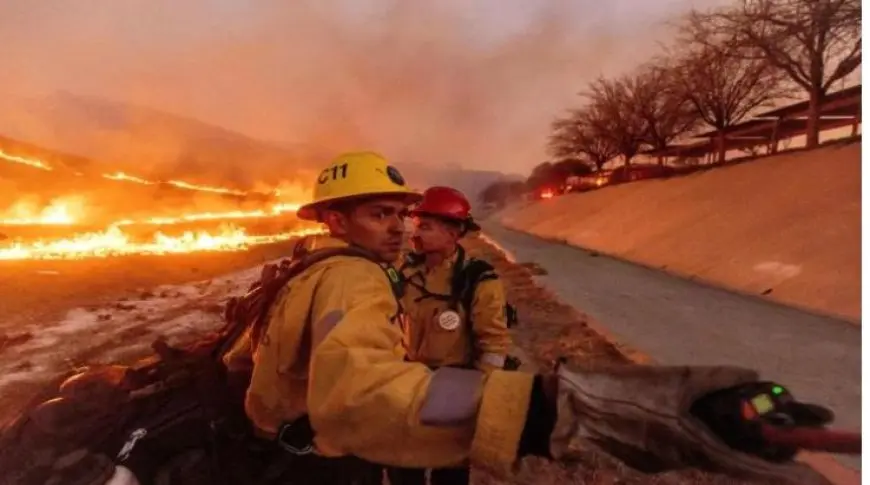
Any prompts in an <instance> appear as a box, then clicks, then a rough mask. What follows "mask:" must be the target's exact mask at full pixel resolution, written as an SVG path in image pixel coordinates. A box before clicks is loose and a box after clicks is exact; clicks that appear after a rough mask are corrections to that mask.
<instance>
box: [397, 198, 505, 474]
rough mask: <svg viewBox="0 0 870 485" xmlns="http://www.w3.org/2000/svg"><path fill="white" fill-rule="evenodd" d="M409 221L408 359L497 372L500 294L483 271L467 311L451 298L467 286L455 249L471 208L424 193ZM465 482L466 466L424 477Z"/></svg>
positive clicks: (501, 359) (470, 223)
mask: <svg viewBox="0 0 870 485" xmlns="http://www.w3.org/2000/svg"><path fill="white" fill-rule="evenodd" d="M411 215H412V216H413V222H414V233H413V237H412V238H411V241H412V244H413V247H414V250H415V251H414V252H412V253H410V254H408V255H407V256H406V258H405V261H404V264H403V266H402V274H403V277H404V281H405V291H404V296H403V298H402V303H403V304H404V308H405V311H406V313H407V316H408V325H407V326H406V328H405V338H406V347H407V350H408V358H409V359H410V360H413V361H416V362H422V363H424V364H426V365H427V366H429V367H430V368H433V369H437V368H439V367H444V366H450V367H459V368H466V369H479V370H482V371H485V372H488V371H491V370H494V369H502V368H503V367H504V365H505V359H506V357H507V352H508V350H509V349H510V345H511V339H510V334H509V333H508V327H507V322H506V320H505V315H506V301H505V294H504V288H503V286H502V284H501V282H500V281H499V280H498V279H497V277H496V275H495V273H494V271H493V270H492V268H491V267H488V268H487V270H486V271H487V273H488V274H487V278H486V279H485V280H483V281H480V283H479V284H477V285H475V286H476V287H475V288H474V289H473V290H472V291H473V294H472V295H471V299H470V302H469V303H470V305H469V306H470V308H465V306H464V305H462V304H460V303H462V300H463V298H462V295H460V294H459V292H460V291H462V289H464V288H465V285H466V284H467V279H466V278H463V275H464V274H465V272H464V271H463V270H465V269H468V268H470V265H469V264H468V263H469V258H468V257H467V255H466V251H465V248H464V247H463V246H462V245H461V244H460V243H459V241H460V239H462V238H463V237H464V236H465V235H466V234H467V233H468V232H469V231H478V230H480V226H478V225H477V223H475V222H474V219H473V218H472V216H471V204H470V203H469V202H468V199H466V197H465V196H464V195H463V194H462V192H459V191H458V190H456V189H453V188H450V187H431V188H429V189H428V190H426V192H424V193H423V201H422V202H421V203H420V205H419V206H417V207H416V208H415V209H414V210H413V211H412V212H411ZM487 266H488V265H487ZM424 471H425V470H423V469H412V468H394V469H389V470H388V475H389V477H390V483H391V484H392V485H399V484H401V485H415V484H423V483H425V480H424ZM469 479H470V474H469V468H468V467H467V466H463V467H456V468H442V469H433V470H432V471H431V475H430V483H432V485H447V484H454V485H463V484H467V483H468V482H469Z"/></svg>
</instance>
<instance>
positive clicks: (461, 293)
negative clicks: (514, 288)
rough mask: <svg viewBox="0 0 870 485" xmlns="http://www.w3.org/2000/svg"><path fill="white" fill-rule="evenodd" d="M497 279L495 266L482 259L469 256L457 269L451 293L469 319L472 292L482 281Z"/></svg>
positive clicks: (472, 297)
mask: <svg viewBox="0 0 870 485" xmlns="http://www.w3.org/2000/svg"><path fill="white" fill-rule="evenodd" d="M495 279H498V275H497V274H496V273H495V268H494V267H493V266H492V265H491V264H489V263H487V262H486V261H484V260H482V259H476V258H471V259H469V260H468V262H466V263H465V264H464V265H463V267H462V268H460V269H459V271H458V277H457V278H456V279H455V280H454V283H453V287H452V288H451V294H453V295H454V296H455V298H457V301H458V303H460V304H461V305H462V307H463V308H464V309H465V312H466V314H467V318H468V321H469V322H470V321H471V306H472V303H473V302H474V292H475V291H476V290H477V285H478V284H480V283H481V282H483V281H488V280H495Z"/></svg>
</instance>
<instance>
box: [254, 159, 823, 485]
mask: <svg viewBox="0 0 870 485" xmlns="http://www.w3.org/2000/svg"><path fill="white" fill-rule="evenodd" d="M419 200H420V196H419V194H416V193H414V192H413V191H411V190H409V189H408V188H407V186H406V184H405V181H404V180H403V179H402V176H401V174H400V173H399V172H398V171H397V170H396V169H395V168H394V167H392V166H390V165H389V164H388V162H387V161H386V160H385V159H384V158H383V157H381V156H380V155H377V154H375V153H370V152H358V153H347V154H343V155H340V156H339V157H337V158H336V159H335V160H334V161H333V162H332V163H331V164H330V165H329V166H328V167H326V168H324V170H323V171H322V172H320V174H319V176H318V178H317V183H316V185H315V188H314V198H313V201H312V202H311V203H310V204H307V205H305V206H303V207H301V208H300V209H299V211H298V216H299V218H300V219H305V220H316V221H320V222H322V223H324V224H325V225H326V227H327V228H328V230H329V237H327V238H324V239H322V240H321V242H320V244H323V245H333V246H335V245H339V246H340V245H354V246H357V247H360V248H364V249H365V250H368V251H369V252H371V253H373V254H376V255H377V256H378V257H379V258H380V259H381V260H383V261H384V262H385V263H386V262H392V261H396V259H397V258H398V255H399V251H400V248H401V246H402V239H403V232H404V230H403V227H404V224H403V222H404V221H403V218H404V217H405V216H406V214H407V207H408V205H409V204H411V203H414V202H416V201H419ZM389 274H390V272H389V271H388V270H385V268H384V267H383V266H382V265H378V264H374V263H372V262H371V261H368V260H365V259H361V258H352V257H335V258H330V259H327V260H324V261H322V262H320V263H317V264H315V265H313V266H311V267H309V268H308V269H306V270H305V271H304V272H303V273H301V274H300V275H299V276H298V277H296V278H294V279H293V280H291V281H290V282H289V283H288V284H287V286H285V288H284V290H282V293H281V294H279V296H278V299H277V300H276V302H275V303H274V304H273V305H272V307H271V310H270V312H269V316H268V320H267V322H268V323H267V325H268V326H267V328H266V330H265V334H264V335H263V337H262V339H261V343H260V344H259V346H258V347H257V348H256V349H255V351H254V359H253V361H254V364H253V365H254V368H253V373H252V379H251V384H250V386H249V388H248V391H247V393H246V397H245V410H246V413H247V415H248V417H249V418H250V420H251V421H252V423H253V425H254V428H255V429H256V430H257V431H256V432H257V433H258V434H259V435H260V436H262V437H264V438H266V439H271V440H274V441H276V442H277V443H278V444H279V445H281V446H282V447H283V448H284V449H285V450H287V452H288V454H292V455H297V456H302V457H304V458H306V459H312V460H314V459H317V460H320V461H321V464H323V463H325V464H326V465H325V466H322V467H321V469H324V470H337V469H339V467H338V466H334V467H333V466H331V463H340V462H341V463H346V462H347V461H353V460H359V461H362V462H371V463H377V464H380V465H386V466H395V467H410V468H448V467H460V466H466V465H468V464H472V465H475V466H481V467H487V468H490V469H492V470H495V471H501V472H506V471H508V470H509V469H510V467H511V466H512V465H513V464H514V463H515V462H516V460H517V459H518V458H520V457H522V456H527V455H538V456H552V455H551V452H552V454H555V455H557V456H561V453H562V450H563V448H564V447H563V446H562V445H561V443H563V442H565V441H566V440H569V439H570V438H577V439H584V438H587V437H591V438H592V439H594V440H595V441H594V443H596V445H597V446H610V449H609V450H608V451H609V452H610V453H611V454H612V455H614V456H616V457H617V458H620V459H625V460H627V459H629V458H631V457H637V456H638V450H637V446H638V445H639V444H640V445H642V451H643V452H644V453H645V454H646V455H645V456H644V457H643V460H642V463H641V465H646V466H651V465H653V464H654V465H656V466H657V467H658V469H662V470H667V469H676V468H684V467H699V468H705V469H712V470H715V471H718V472H720V473H726V474H732V475H752V476H757V477H761V478H773V479H777V478H778V479H780V480H786V481H791V482H793V483H824V482H820V481H818V479H817V478H815V477H816V476H815V475H812V474H811V473H810V472H807V471H806V470H805V469H804V468H801V467H800V466H799V465H796V464H794V463H793V462H789V463H785V464H774V463H771V462H768V461H766V460H763V459H761V458H754V457H752V456H749V455H746V456H745V457H744V456H742V453H739V452H736V451H733V450H731V449H730V448H728V447H726V446H724V445H722V444H721V442H719V441H717V440H716V438H715V436H714V435H713V434H712V433H711V432H710V431H706V429H705V428H704V426H703V424H699V423H698V422H697V420H696V419H693V418H692V417H691V416H690V415H689V413H688V409H687V407H686V406H687V403H691V402H692V401H693V400H694V399H696V398H698V397H700V396H702V395H705V394H707V393H709V392H712V391H715V390H717V389H720V388H727V387H731V386H733V385H736V384H740V383H744V382H754V381H756V380H757V379H758V376H757V375H756V374H755V373H754V372H752V371H750V370H745V369H735V368H726V367H714V368H697V367H679V368H676V367H652V366H649V367H647V366H634V367H632V368H630V369H629V371H631V372H634V374H631V372H629V374H630V375H626V369H615V370H611V369H606V370H602V371H599V372H596V373H590V372H571V371H568V370H566V369H560V370H559V371H558V373H545V374H537V375H536V374H531V373H526V372H516V371H515V372H509V371H502V370H498V369H496V370H492V371H490V372H488V373H484V372H482V371H480V370H477V369H461V368H456V367H440V368H438V369H435V370H432V369H430V368H429V367H428V366H427V365H426V364H424V363H422V362H412V361H409V360H408V359H407V356H406V352H405V348H404V345H403V333H402V329H401V328H402V325H403V320H404V318H405V317H404V315H403V312H402V310H401V305H400V304H399V301H398V299H397V295H396V293H395V291H394V290H395V288H394V286H393V285H392V284H391V279H390V278H389V277H388V275H389ZM711 369H712V370H711ZM638 372H640V374H638ZM587 391H588V392H587ZM566 399H568V400H572V402H573V403H574V404H575V405H567V404H566V403H567V401H566ZM557 403H559V405H558V413H557ZM674 403H677V404H676V405H675V404H674ZM614 408H618V409H620V410H621V411H620V412H619V413H613V412H612V410H613V409H614ZM654 425H656V426H658V427H656V428H655V429H660V428H661V429H662V432H660V433H650V432H649V431H650V430H651V429H653V428H652V426H654ZM662 426H664V428H662ZM551 442H552V444H553V448H552V449H551ZM620 445H622V446H620ZM675 450H683V451H685V450H690V451H691V452H683V453H677V452H676V451H675ZM288 459H290V457H288ZM636 466H637V465H636ZM350 469H351V468H350V467H349V468H348V469H343V470H342V473H343V474H344V481H345V482H348V481H350V480H351V478H348V477H349V475H348V473H349V472H348V471H347V470H350ZM353 470H354V472H356V471H359V473H360V476H363V475H365V474H366V473H370V469H366V467H364V466H363V467H360V468H353ZM808 477H810V478H811V479H809V480H808V479H807V478H808ZM326 480H327V479H323V480H321V482H324V483H336V482H337V480H335V477H333V478H332V480H334V481H333V482H326ZM306 483H307V482H306Z"/></svg>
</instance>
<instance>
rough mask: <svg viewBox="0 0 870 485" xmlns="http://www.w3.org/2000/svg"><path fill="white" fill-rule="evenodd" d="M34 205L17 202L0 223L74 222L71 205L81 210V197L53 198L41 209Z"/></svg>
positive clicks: (66, 223)
mask: <svg viewBox="0 0 870 485" xmlns="http://www.w3.org/2000/svg"><path fill="white" fill-rule="evenodd" d="M34 205H35V204H29V203H27V201H19V202H17V203H16V204H15V205H13V206H12V207H11V208H10V209H9V210H7V213H8V214H10V216H9V217H6V218H2V219H0V225H8V226H20V225H38V224H45V225H69V224H74V223H75V222H76V218H75V216H74V215H73V214H72V212H73V209H72V207H74V206H78V209H79V210H81V206H82V205H83V199H81V198H75V197H70V198H59V199H54V200H52V201H51V203H49V205H48V206H46V207H44V208H43V209H41V210H36V209H34Z"/></svg>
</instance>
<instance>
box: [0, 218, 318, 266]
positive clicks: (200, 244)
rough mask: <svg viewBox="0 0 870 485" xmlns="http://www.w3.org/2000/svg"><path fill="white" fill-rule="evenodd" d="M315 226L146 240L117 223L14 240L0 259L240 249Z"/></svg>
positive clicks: (191, 233)
mask: <svg viewBox="0 0 870 485" xmlns="http://www.w3.org/2000/svg"><path fill="white" fill-rule="evenodd" d="M317 232H319V230H316V229H302V230H298V231H291V232H284V233H280V234H270V235H248V234H246V232H245V230H244V229H243V228H239V227H234V226H222V227H221V228H220V229H219V231H218V232H217V233H209V232H207V231H197V232H194V231H185V232H184V234H182V235H181V236H177V237H173V236H167V235H165V234H163V233H161V232H158V233H156V234H155V235H154V237H153V239H152V240H151V241H148V242H137V241H133V240H132V239H131V238H130V236H128V235H127V234H125V233H124V232H123V231H122V230H121V229H120V228H119V227H118V226H110V227H109V228H108V229H107V230H105V231H103V232H94V233H86V234H79V235H76V236H74V237H72V238H64V239H56V240H51V241H36V242H33V243H21V242H15V243H12V244H11V245H8V246H5V247H4V246H0V260H15V259H83V258H93V257H108V256H123V255H130V254H158V255H159V254H172V253H189V252H194V251H240V250H244V249H247V248H249V247H251V246H253V245H257V244H265V243H272V242H279V241H286V240H288V239H291V238H294V237H297V236H301V235H304V234H313V233H317Z"/></svg>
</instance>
